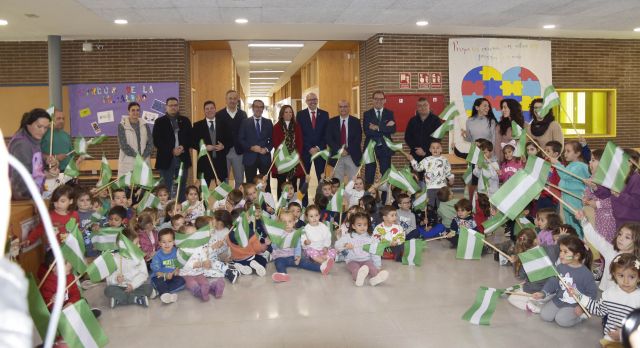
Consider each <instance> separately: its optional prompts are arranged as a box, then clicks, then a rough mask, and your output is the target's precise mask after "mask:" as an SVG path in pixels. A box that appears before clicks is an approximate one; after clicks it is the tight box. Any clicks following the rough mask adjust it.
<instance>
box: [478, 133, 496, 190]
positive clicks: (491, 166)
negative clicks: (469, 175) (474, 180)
mask: <svg viewBox="0 0 640 348" xmlns="http://www.w3.org/2000/svg"><path fill="white" fill-rule="evenodd" d="M479 148H480V150H482V152H483V153H484V159H485V164H484V166H483V167H482V168H481V167H480V166H477V165H476V167H475V168H474V169H473V175H475V176H477V177H478V193H486V194H487V195H488V196H489V197H491V196H492V195H493V194H494V193H496V191H498V188H499V186H500V178H499V176H498V173H499V172H500V165H499V164H498V161H496V158H495V157H494V156H493V144H492V143H491V142H490V141H488V140H483V141H481V142H480V146H479Z"/></svg>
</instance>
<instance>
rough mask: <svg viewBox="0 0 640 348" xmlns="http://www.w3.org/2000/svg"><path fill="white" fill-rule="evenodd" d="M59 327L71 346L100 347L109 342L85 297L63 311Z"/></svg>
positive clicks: (66, 341)
mask: <svg viewBox="0 0 640 348" xmlns="http://www.w3.org/2000/svg"><path fill="white" fill-rule="evenodd" d="M58 329H59V330H60V333H61V334H62V337H63V338H64V341H65V343H66V344H67V345H68V346H69V347H83V348H100V347H104V346H106V345H107V343H109V339H108V338H107V335H106V334H105V333H104V331H102V328H101V327H100V324H99V323H98V319H96V317H95V316H94V315H93V313H92V312H91V308H89V305H88V304H87V301H86V300H85V299H81V300H80V301H78V302H76V303H74V304H73V305H70V306H67V307H66V308H65V309H64V310H63V311H62V315H61V316H60V323H59V324H58Z"/></svg>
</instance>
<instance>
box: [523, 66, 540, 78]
mask: <svg viewBox="0 0 640 348" xmlns="http://www.w3.org/2000/svg"><path fill="white" fill-rule="evenodd" d="M520 80H522V81H527V80H531V81H538V76H536V74H534V73H533V72H532V71H531V70H529V69H527V68H522V69H521V70H520Z"/></svg>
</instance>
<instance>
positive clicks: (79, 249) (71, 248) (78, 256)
mask: <svg viewBox="0 0 640 348" xmlns="http://www.w3.org/2000/svg"><path fill="white" fill-rule="evenodd" d="M61 249H62V256H64V259H65V260H66V261H67V262H69V263H70V264H71V267H73V270H74V271H76V273H84V271H86V269H87V261H86V260H85V259H84V240H83V239H82V238H78V237H77V236H76V235H75V234H73V233H68V234H67V238H66V239H65V241H64V244H62V248H61Z"/></svg>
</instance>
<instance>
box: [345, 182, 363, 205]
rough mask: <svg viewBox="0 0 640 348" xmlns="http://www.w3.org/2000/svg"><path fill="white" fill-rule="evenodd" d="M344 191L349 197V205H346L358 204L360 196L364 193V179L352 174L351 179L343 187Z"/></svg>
mask: <svg viewBox="0 0 640 348" xmlns="http://www.w3.org/2000/svg"><path fill="white" fill-rule="evenodd" d="M344 192H345V193H346V194H347V196H348V197H349V205H348V206H347V207H352V206H354V205H358V202H359V201H360V198H362V196H364V194H365V193H366V191H365V190H364V181H363V180H362V178H361V177H359V176H354V177H353V179H352V180H351V181H349V182H348V183H347V186H345V187H344Z"/></svg>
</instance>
